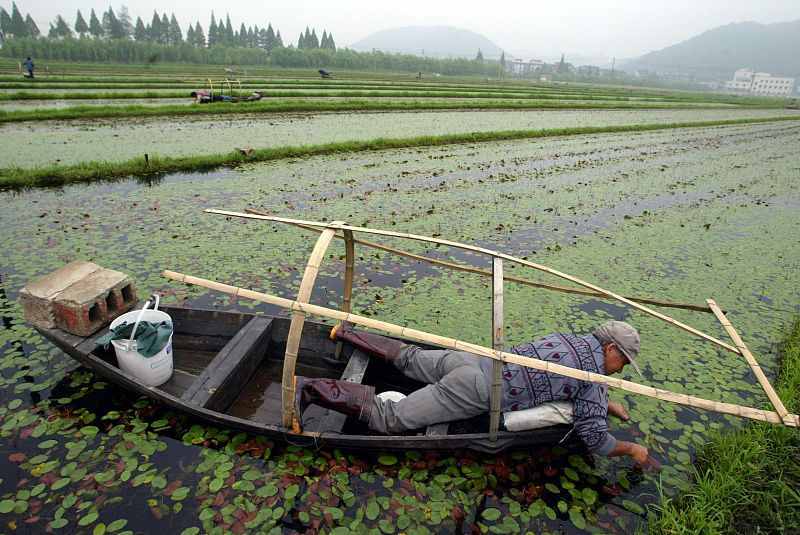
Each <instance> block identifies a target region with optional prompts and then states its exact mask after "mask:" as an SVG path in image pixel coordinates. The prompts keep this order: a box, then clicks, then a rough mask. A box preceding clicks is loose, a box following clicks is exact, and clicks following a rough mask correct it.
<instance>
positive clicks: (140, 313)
mask: <svg viewBox="0 0 800 535" xmlns="http://www.w3.org/2000/svg"><path fill="white" fill-rule="evenodd" d="M151 297H153V298H155V301H156V302H155V305H154V306H153V310H158V300H159V295H158V294H153V295H152V296H151ZM149 304H150V300H149V299H148V300H147V301H145V303H144V306H143V307H142V310H140V311H139V315H138V316H136V323H134V325H133V331H131V337H130V339H129V340H128V342H129V343H133V341H134V338H136V329H138V328H139V322H140V321H142V316H144V311H145V310H147V306H148V305H149Z"/></svg>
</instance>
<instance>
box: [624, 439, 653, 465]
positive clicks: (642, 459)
mask: <svg viewBox="0 0 800 535" xmlns="http://www.w3.org/2000/svg"><path fill="white" fill-rule="evenodd" d="M630 445H631V451H630V453H628V455H630V456H631V458H632V459H633V460H634V461H636V462H637V463H639V464H641V465H644V464H646V463H647V458H648V457H650V452H649V451H647V448H645V447H644V446H640V445H639V444H634V443H632V442H631V443H630Z"/></svg>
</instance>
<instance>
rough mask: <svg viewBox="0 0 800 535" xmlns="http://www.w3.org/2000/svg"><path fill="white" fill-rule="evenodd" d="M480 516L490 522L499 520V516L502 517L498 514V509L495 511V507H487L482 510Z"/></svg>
mask: <svg viewBox="0 0 800 535" xmlns="http://www.w3.org/2000/svg"><path fill="white" fill-rule="evenodd" d="M481 516H482V517H483V518H485V519H486V520H488V521H490V522H494V521H495V520H497V519H498V518H500V516H502V513H501V512H500V509H497V508H495V507H489V508H487V509H484V510H483V512H482V513H481Z"/></svg>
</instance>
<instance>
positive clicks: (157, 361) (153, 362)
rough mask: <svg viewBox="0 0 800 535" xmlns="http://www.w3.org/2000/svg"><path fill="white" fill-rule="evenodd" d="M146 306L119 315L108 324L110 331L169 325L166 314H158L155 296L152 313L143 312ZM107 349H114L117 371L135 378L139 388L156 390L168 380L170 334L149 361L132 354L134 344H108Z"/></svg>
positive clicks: (170, 372)
mask: <svg viewBox="0 0 800 535" xmlns="http://www.w3.org/2000/svg"><path fill="white" fill-rule="evenodd" d="M149 304H150V302H149V301H148V302H147V303H145V304H144V308H143V309H141V310H132V311H131V312H126V313H125V314H123V315H121V316H120V317H118V318H117V319H115V320H114V321H112V322H111V328H112V329H113V328H115V327H116V326H117V325H120V324H121V323H136V324H137V326H138V322H139V321H151V322H154V323H160V322H162V321H166V322H168V323H169V324H170V325H172V318H170V317H169V314H167V313H166V312H162V311H160V310H158V296H156V302H155V306H154V307H153V309H150V310H147V305H149ZM135 332H136V328H134V331H133V332H132V333H131V336H132V337H133V335H134V334H135ZM111 345H113V346H114V352H115V353H116V354H117V363H118V364H119V367H120V369H121V370H122V371H124V372H125V373H127V374H128V375H132V376H134V377H136V378H137V379H138V380H139V381H141V382H142V384H143V385H145V386H158V385H161V384H164V383H166V382H167V381H169V378H170V377H172V334H170V335H169V340H168V341H167V345H165V346H164V347H163V348H162V349H161V351H159V352H158V353H156V354H155V355H153V356H152V357H143V356H142V355H141V353H139V352H138V351H136V350H135V347H136V343H135V342H133V343H131V341H130V340H112V341H111Z"/></svg>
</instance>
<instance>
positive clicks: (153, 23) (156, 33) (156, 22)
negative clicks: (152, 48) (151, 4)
mask: <svg viewBox="0 0 800 535" xmlns="http://www.w3.org/2000/svg"><path fill="white" fill-rule="evenodd" d="M163 31H164V30H163V29H162V28H161V17H160V16H159V15H158V11H155V10H154V11H153V18H152V19H150V32H149V33H150V41H152V42H154V43H160V42H161V40H162V39H163V37H162V33H163Z"/></svg>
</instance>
